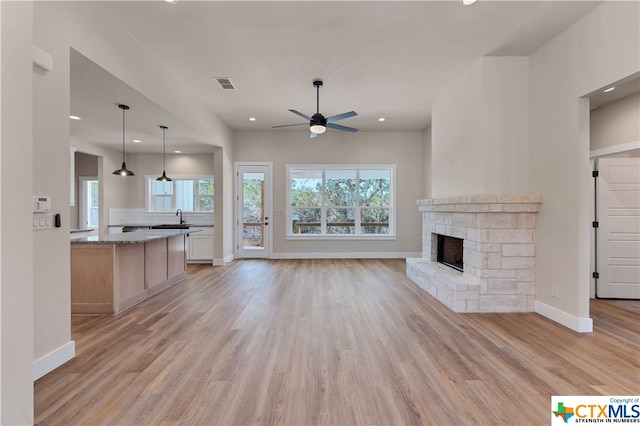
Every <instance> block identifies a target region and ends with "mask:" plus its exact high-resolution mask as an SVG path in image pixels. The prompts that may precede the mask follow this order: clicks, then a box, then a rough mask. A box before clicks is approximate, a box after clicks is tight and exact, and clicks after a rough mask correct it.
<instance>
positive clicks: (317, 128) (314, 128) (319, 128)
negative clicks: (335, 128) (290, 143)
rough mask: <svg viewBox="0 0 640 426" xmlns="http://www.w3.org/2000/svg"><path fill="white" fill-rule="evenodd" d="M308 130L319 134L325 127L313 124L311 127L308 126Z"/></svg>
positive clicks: (324, 130)
mask: <svg viewBox="0 0 640 426" xmlns="http://www.w3.org/2000/svg"><path fill="white" fill-rule="evenodd" d="M309 130H311V132H312V133H315V134H317V135H320V134H322V133H324V132H326V131H327V128H326V127H324V126H323V125H322V124H314V125H312V126H311V127H309Z"/></svg>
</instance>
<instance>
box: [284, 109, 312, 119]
mask: <svg viewBox="0 0 640 426" xmlns="http://www.w3.org/2000/svg"><path fill="white" fill-rule="evenodd" d="M289 111H291V112H292V113H294V114H296V115H299V116H300V117H302V118H304V119H305V120H309V121H311V117H309V116H308V115H304V114H303V113H301V112H300V111H296V110H295V109H290V110H289Z"/></svg>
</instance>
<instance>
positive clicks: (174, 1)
mask: <svg viewBox="0 0 640 426" xmlns="http://www.w3.org/2000/svg"><path fill="white" fill-rule="evenodd" d="M164 1H166V2H167V3H170V4H176V3H177V2H178V0H164Z"/></svg>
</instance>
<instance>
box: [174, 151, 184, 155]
mask: <svg viewBox="0 0 640 426" xmlns="http://www.w3.org/2000/svg"><path fill="white" fill-rule="evenodd" d="M173 152H175V153H176V154H182V151H173Z"/></svg>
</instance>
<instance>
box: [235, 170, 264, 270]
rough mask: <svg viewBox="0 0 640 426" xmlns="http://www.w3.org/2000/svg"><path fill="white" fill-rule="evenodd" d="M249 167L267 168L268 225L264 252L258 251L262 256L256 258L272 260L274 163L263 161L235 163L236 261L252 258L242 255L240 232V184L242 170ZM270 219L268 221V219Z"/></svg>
mask: <svg viewBox="0 0 640 426" xmlns="http://www.w3.org/2000/svg"><path fill="white" fill-rule="evenodd" d="M248 167H260V168H265V169H266V170H264V172H265V185H264V188H265V194H264V204H265V205H264V216H265V222H267V223H268V225H266V227H265V232H264V250H262V251H256V252H255V253H256V254H258V253H259V254H260V256H255V258H266V259H270V258H271V253H272V252H273V220H272V219H273V207H272V206H273V162H263V161H236V162H234V163H233V169H234V170H233V171H234V174H235V177H234V188H233V198H234V208H233V209H234V222H233V223H234V229H233V247H234V250H233V251H234V257H235V258H236V259H249V258H252V256H247V255H246V254H242V255H241V250H240V243H241V242H242V241H241V239H240V237H239V236H240V231H241V229H242V225H241V223H242V207H241V206H240V189H241V187H242V185H241V184H240V170H241V169H243V168H248ZM267 218H268V219H267Z"/></svg>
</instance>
